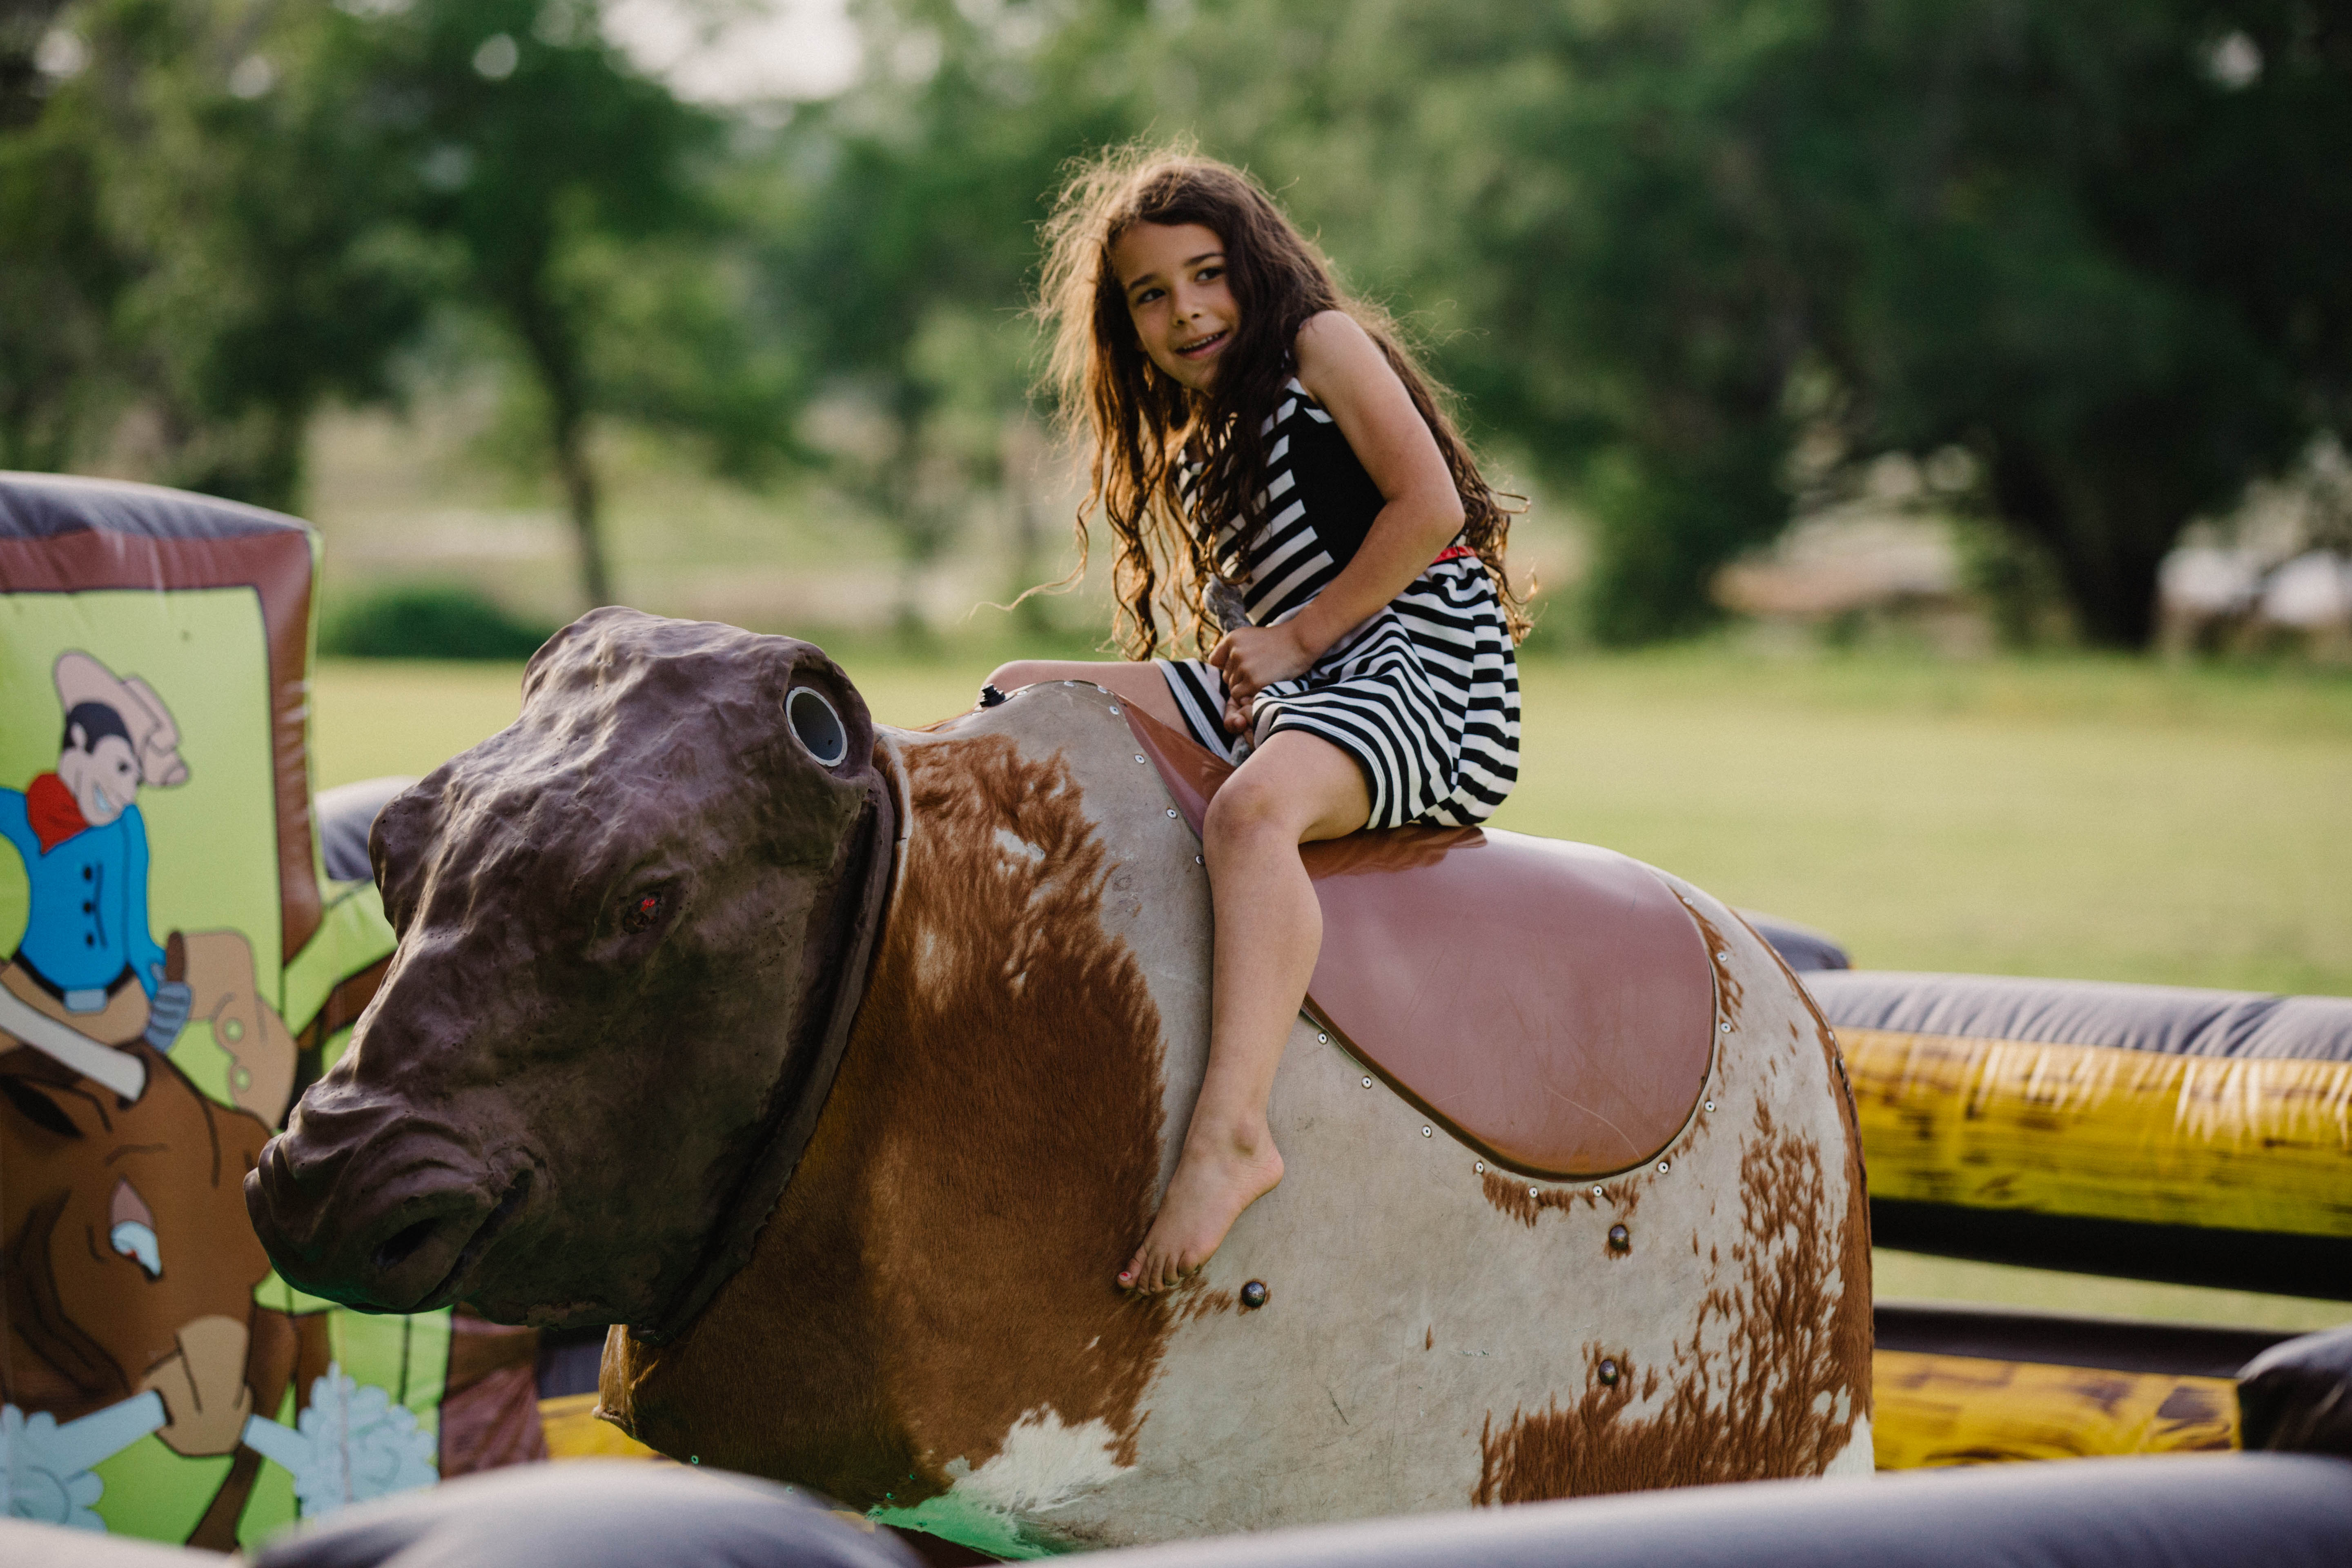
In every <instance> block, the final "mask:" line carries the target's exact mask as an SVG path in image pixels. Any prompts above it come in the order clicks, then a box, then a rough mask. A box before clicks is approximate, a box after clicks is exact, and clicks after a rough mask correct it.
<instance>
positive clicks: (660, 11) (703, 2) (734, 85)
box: [604, 0, 858, 104]
mask: <svg viewBox="0 0 2352 1568" xmlns="http://www.w3.org/2000/svg"><path fill="white" fill-rule="evenodd" d="M604 32H605V36H606V37H610V38H611V39H612V40H613V42H614V44H616V45H618V46H619V47H620V48H621V49H622V51H623V52H625V54H627V55H628V57H629V58H630V59H632V60H633V61H635V63H636V66H637V68H639V69H640V70H643V71H645V72H646V74H647V75H649V76H655V77H658V78H660V79H662V80H664V81H666V82H667V83H668V84H669V86H670V89H671V90H672V91H674V92H676V93H677V94H678V96H679V97H681V98H687V99H691V100H695V101H696V102H699V103H718V104H751V103H763V102H774V101H776V100H804V99H814V98H829V97H831V96H832V95H833V94H835V93H837V92H839V91H841V90H842V89H845V88H846V87H847V86H848V85H849V84H850V80H851V79H852V78H853V77H855V76H856V72H857V63H858V39H857V32H856V28H854V27H853V26H850V21H849V0H604Z"/></svg>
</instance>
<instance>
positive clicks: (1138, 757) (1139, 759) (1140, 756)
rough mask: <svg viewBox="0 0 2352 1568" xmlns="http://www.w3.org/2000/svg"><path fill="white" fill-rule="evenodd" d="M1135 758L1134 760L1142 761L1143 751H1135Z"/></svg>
mask: <svg viewBox="0 0 2352 1568" xmlns="http://www.w3.org/2000/svg"><path fill="white" fill-rule="evenodd" d="M1135 760H1136V761H1137V762H1141V761H1143V753H1142V752H1136V753H1135Z"/></svg>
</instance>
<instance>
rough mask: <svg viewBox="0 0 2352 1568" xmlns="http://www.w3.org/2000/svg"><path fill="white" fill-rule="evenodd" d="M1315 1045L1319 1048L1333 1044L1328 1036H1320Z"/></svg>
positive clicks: (1317, 1037) (1316, 1038)
mask: <svg viewBox="0 0 2352 1568" xmlns="http://www.w3.org/2000/svg"><path fill="white" fill-rule="evenodd" d="M1315 1043H1316V1044H1317V1045H1318V1046H1328V1045H1329V1044H1330V1043H1331V1037H1330V1036H1328V1035H1318V1036H1316V1037H1315Z"/></svg>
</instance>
